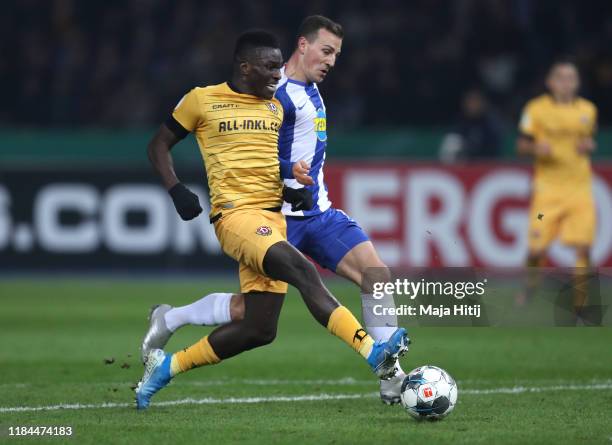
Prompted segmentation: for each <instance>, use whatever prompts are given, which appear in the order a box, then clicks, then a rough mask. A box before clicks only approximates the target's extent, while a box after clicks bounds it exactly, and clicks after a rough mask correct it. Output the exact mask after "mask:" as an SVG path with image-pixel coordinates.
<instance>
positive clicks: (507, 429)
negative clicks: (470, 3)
mask: <svg viewBox="0 0 612 445" xmlns="http://www.w3.org/2000/svg"><path fill="white" fill-rule="evenodd" d="M329 286H330V288H331V289H332V291H333V292H334V293H335V294H336V295H337V296H338V297H339V298H340V299H341V300H342V301H343V302H344V303H345V304H346V305H347V306H349V307H350V308H351V309H352V310H354V311H355V312H356V313H359V297H358V292H357V289H356V288H355V287H353V286H351V285H348V284H345V283H343V282H340V281H330V282H329ZM234 287H235V281H233V280H231V279H227V280H214V281H213V280H202V281H193V280H191V281H189V280H179V279H173V280H170V281H162V280H156V279H150V280H145V279H141V280H118V279H115V280H112V279H111V280H102V279H88V280H84V279H83V280H60V279H56V280H49V279H47V280H43V279H36V278H27V279H26V278H24V279H19V280H17V279H14V280H13V279H6V278H3V279H2V280H1V281H0V427H1V430H0V443H8V444H10V443H64V442H65V443H79V444H85V443H91V444H100V443H113V444H121V443H126V444H142V443H172V444H182V443H208V444H227V443H237V442H243V443H262V444H274V443H279V444H285V443H292V444H302V443H313V444H314V443H316V444H344V443H352V444H356V443H368V444H376V443H388V444H400V443H409V444H419V443H426V444H440V443H453V444H461V443H465V444H477V443H482V444H489V443H495V444H500V443H508V444H516V443H551V444H553V443H554V444H558V443H610V442H611V441H612V422H610V419H611V418H610V409H611V407H612V354H611V351H612V350H611V349H610V345H612V329H609V328H540V329H536V328H520V329H519V328H433V327H429V328H414V329H411V330H409V332H410V335H411V337H412V338H413V340H414V344H413V346H412V348H411V351H410V352H409V353H408V354H407V355H406V356H405V357H404V358H403V359H402V366H403V367H404V369H405V370H407V371H408V370H410V369H412V368H414V367H417V366H419V365H423V364H433V365H437V366H441V367H443V368H445V369H446V370H448V371H449V372H450V373H451V375H453V376H454V377H455V379H456V380H457V381H458V385H459V402H458V404H457V407H456V408H455V411H454V412H453V413H452V414H451V415H450V416H449V417H448V418H447V419H445V420H443V421H441V422H416V421H414V420H413V419H411V418H410V417H409V416H408V415H407V414H406V413H405V412H403V410H402V409H401V408H400V407H398V406H393V407H388V406H385V405H383V404H381V403H380V401H379V399H378V398H377V394H376V392H377V389H378V385H377V382H376V380H375V379H374V378H373V376H372V375H371V373H370V371H369V370H368V368H367V366H366V365H365V363H364V362H363V360H362V359H361V358H360V357H359V356H358V355H357V354H355V353H354V352H352V351H351V350H350V349H349V348H347V347H346V346H345V345H344V344H343V343H342V342H341V341H339V340H338V339H336V338H334V337H332V336H330V335H329V334H328V333H327V331H326V330H325V329H323V328H321V327H320V326H319V325H318V324H317V323H316V322H315V321H314V320H313V319H311V318H310V316H309V314H308V313H307V311H306V308H305V306H304V305H303V303H302V302H301V299H300V298H299V297H298V295H297V294H296V293H295V292H294V291H293V290H292V291H290V293H289V295H288V296H287V300H286V303H285V307H284V308H283V313H282V315H281V321H280V328H279V335H278V337H277V339H276V341H275V342H274V343H273V344H272V345H269V346H267V347H265V348H261V349H258V350H255V351H250V352H247V353H245V354H243V355H241V356H239V357H236V358H233V359H231V360H228V361H226V362H223V363H221V364H220V365H218V366H211V367H205V368H202V369H197V370H194V371H192V372H190V373H187V374H185V375H181V376H179V377H177V378H176V380H175V381H174V382H173V383H172V384H171V385H170V386H169V387H168V388H166V389H165V390H163V391H162V392H160V393H159V394H158V395H157V396H156V397H155V398H154V399H153V402H152V405H151V408H150V409H149V410H148V411H146V412H137V411H136V410H135V409H134V408H133V406H132V405H133V392H132V390H131V389H130V385H131V384H133V383H135V382H136V381H137V380H138V379H139V377H140V376H141V373H142V366H141V365H140V363H139V355H138V348H139V344H140V341H141V338H142V335H143V333H144V330H145V328H146V315H147V313H148V309H149V306H150V305H152V304H154V303H158V302H167V303H170V304H174V305H180V304H185V303H187V302H189V301H191V300H193V299H195V298H198V297H200V296H202V295H204V294H205V293H208V292H210V291H214V290H216V291H223V290H225V291H232V290H234ZM207 332H209V329H208V328H201V327H193V326H190V327H186V328H184V329H183V330H181V331H180V332H179V333H177V334H176V335H175V336H174V337H173V339H172V340H171V342H170V344H169V349H170V350H176V349H180V348H182V347H184V346H186V345H189V344H191V343H193V342H194V341H196V340H197V339H199V338H200V337H202V336H203V335H204V334H205V333H207ZM105 358H114V363H112V364H105V363H104V359H105ZM521 388H522V389H521ZM187 399H192V400H191V401H190V400H187ZM171 401H178V402H177V403H176V404H174V405H173V404H170V403H163V404H161V405H158V404H157V403H158V402H171ZM104 404H106V405H104ZM60 405H63V406H64V407H60ZM14 407H23V408H24V409H23V410H21V411H14V410H12V408H14ZM36 407H38V408H41V407H42V408H43V409H41V410H34V408H36ZM17 425H40V426H49V425H55V426H61V425H66V426H71V427H72V428H73V432H74V434H73V436H72V437H71V438H64V439H62V438H57V437H56V438H49V437H45V438H42V437H11V436H8V428H9V427H10V426H17ZM158 441H160V442H158ZM161 441H163V442H161Z"/></svg>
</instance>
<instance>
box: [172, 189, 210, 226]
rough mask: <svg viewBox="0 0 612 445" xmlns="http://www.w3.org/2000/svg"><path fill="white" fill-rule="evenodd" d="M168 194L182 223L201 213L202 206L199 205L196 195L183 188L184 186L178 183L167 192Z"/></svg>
mask: <svg viewBox="0 0 612 445" xmlns="http://www.w3.org/2000/svg"><path fill="white" fill-rule="evenodd" d="M168 193H169V194H170V197H171V198H172V202H173V203H174V208H176V211H177V213H178V214H179V215H180V216H181V219H182V220H183V221H189V220H190V219H193V218H195V217H196V216H198V215H199V214H200V213H202V206H201V205H200V200H199V199H198V195H196V194H195V193H193V192H192V191H191V190H189V189H188V188H187V187H185V185H184V184H181V183H180V182H179V183H178V184H176V185H175V186H174V187H172V188H171V189H170V190H168Z"/></svg>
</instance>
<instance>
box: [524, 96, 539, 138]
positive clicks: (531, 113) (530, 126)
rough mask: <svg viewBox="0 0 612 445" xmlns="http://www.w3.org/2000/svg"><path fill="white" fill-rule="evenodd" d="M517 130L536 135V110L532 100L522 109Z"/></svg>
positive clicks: (528, 134)
mask: <svg viewBox="0 0 612 445" xmlns="http://www.w3.org/2000/svg"><path fill="white" fill-rule="evenodd" d="M519 131H520V132H521V133H522V134H525V135H527V136H532V137H535V136H536V133H537V131H538V110H537V107H536V105H535V104H534V103H533V102H529V103H528V104H527V105H525V108H524V109H523V113H522V114H521V120H520V122H519Z"/></svg>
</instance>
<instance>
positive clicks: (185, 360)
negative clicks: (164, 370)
mask: <svg viewBox="0 0 612 445" xmlns="http://www.w3.org/2000/svg"><path fill="white" fill-rule="evenodd" d="M220 361H221V359H220V358H219V357H217V354H215V351H214V350H213V348H212V346H210V343H209V342H208V335H207V336H206V337H204V338H202V339H201V340H200V341H198V342H197V343H196V344H194V345H192V346H189V347H188V348H185V349H183V350H182V351H178V352H176V353H174V354H173V355H172V360H171V361H170V372H171V374H172V375H173V376H175V375H176V374H179V373H181V372H185V371H189V370H190V369H193V368H197V367H198V366H204V365H214V364H215V363H219V362H220Z"/></svg>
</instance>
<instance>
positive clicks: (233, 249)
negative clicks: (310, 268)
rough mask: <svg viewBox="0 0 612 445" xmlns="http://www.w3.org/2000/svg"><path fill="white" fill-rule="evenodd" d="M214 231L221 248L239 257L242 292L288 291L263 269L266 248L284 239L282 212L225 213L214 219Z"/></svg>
mask: <svg viewBox="0 0 612 445" xmlns="http://www.w3.org/2000/svg"><path fill="white" fill-rule="evenodd" d="M215 233H216V234H217V238H218V239H219V243H220V244H221V248H222V249H223V251H224V252H225V253H226V254H227V255H229V256H230V257H232V258H233V259H235V260H236V261H238V264H239V266H240V269H239V275H240V291H241V292H243V293H247V292H253V291H255V292H275V293H279V294H284V293H286V292H287V283H285V282H283V281H277V280H273V279H271V278H268V277H267V276H266V275H265V273H264V270H263V259H264V256H265V255H266V252H267V251H268V249H269V248H270V247H271V246H272V245H274V244H276V243H278V242H279V241H287V224H286V222H285V217H284V216H283V214H282V213H281V212H271V211H269V210H260V209H245V210H234V211H232V212H228V213H224V214H223V216H222V217H221V218H219V220H217V221H216V222H215Z"/></svg>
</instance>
